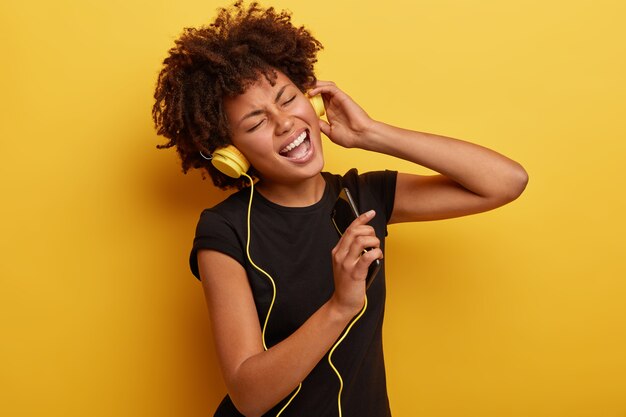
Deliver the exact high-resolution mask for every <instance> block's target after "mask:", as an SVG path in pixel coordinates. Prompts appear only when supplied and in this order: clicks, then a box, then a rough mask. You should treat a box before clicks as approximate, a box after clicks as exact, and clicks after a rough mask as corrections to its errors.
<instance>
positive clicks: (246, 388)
mask: <svg viewBox="0 0 626 417" xmlns="http://www.w3.org/2000/svg"><path fill="white" fill-rule="evenodd" d="M372 217H373V214H372V213H369V214H368V213H365V214H363V215H362V216H361V217H360V218H359V219H357V220H356V221H355V222H354V223H353V224H352V226H351V227H350V229H349V230H350V231H349V232H346V233H345V234H344V236H343V237H342V238H341V239H340V241H339V243H338V245H337V246H336V247H335V249H334V250H333V272H334V280H335V293H334V294H333V296H332V297H331V298H330V299H329V301H328V302H326V303H325V304H324V305H323V306H322V307H321V308H320V309H319V310H317V311H316V312H315V313H314V314H313V315H312V316H311V317H310V318H309V319H308V320H307V321H306V322H305V323H304V324H303V325H302V326H301V327H300V328H298V329H297V330H296V331H295V332H294V333H293V334H292V335H290V336H289V337H288V338H286V339H285V340H283V341H282V342H280V343H278V344H277V345H275V346H273V347H271V348H269V349H268V350H267V351H265V350H264V349H263V345H262V341H261V325H260V323H259V319H258V316H257V312H256V308H255V305H254V299H253V296H252V290H251V289H250V286H249V284H248V280H247V277H246V272H245V270H244V269H243V267H242V266H241V265H240V264H239V263H238V262H237V261H235V260H234V259H232V258H231V257H229V256H227V255H224V254H222V253H220V252H216V251H212V250H201V251H199V253H198V265H199V269H200V276H201V278H202V285H203V288H204V293H205V297H206V300H207V305H208V308H209V314H210V317H211V324H212V328H213V334H214V339H215V342H216V350H217V355H218V360H219V362H220V366H221V369H222V373H223V376H224V380H225V383H226V386H227V388H228V392H229V394H230V396H231V399H232V401H233V403H234V404H235V406H236V407H237V409H238V410H239V411H240V412H241V413H242V414H244V415H246V416H259V415H262V414H263V413H265V412H266V411H268V410H269V409H271V408H272V407H273V406H275V405H276V404H277V403H278V402H280V401H281V400H282V399H283V398H285V397H287V396H288V395H289V394H290V393H291V392H292V391H293V390H294V389H295V388H296V387H297V386H298V384H299V383H300V382H301V381H303V380H304V379H305V377H306V376H307V375H308V374H309V372H310V371H311V370H312V369H313V368H314V366H315V365H316V364H317V363H318V362H319V361H320V359H322V358H323V357H324V355H325V354H326V352H327V351H328V350H329V349H330V347H331V346H332V345H333V343H334V342H335V341H336V340H337V338H338V337H339V336H340V334H341V332H342V331H343V329H344V328H345V326H346V325H347V324H348V322H349V321H350V319H351V318H352V317H353V316H354V315H355V314H356V313H357V312H358V311H359V310H360V308H361V307H362V305H363V299H364V295H365V286H364V279H365V275H366V273H367V268H368V266H369V264H370V263H371V262H372V261H373V260H374V259H375V258H376V257H380V256H381V255H382V252H380V249H376V250H373V251H370V252H368V254H367V256H366V255H363V256H360V254H361V253H362V251H363V249H364V248H366V247H374V248H378V246H379V242H378V239H377V238H376V236H375V234H374V231H373V229H371V227H370V226H367V225H366V223H367V222H368V221H369V220H370V219H371V218H372ZM329 279H330V278H329Z"/></svg>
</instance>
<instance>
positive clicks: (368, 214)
mask: <svg viewBox="0 0 626 417" xmlns="http://www.w3.org/2000/svg"><path fill="white" fill-rule="evenodd" d="M365 214H366V215H367V217H374V214H376V212H375V211H374V210H370V211H368V212H367V213H365Z"/></svg>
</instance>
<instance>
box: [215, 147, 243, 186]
mask: <svg viewBox="0 0 626 417" xmlns="http://www.w3.org/2000/svg"><path fill="white" fill-rule="evenodd" d="M211 163H212V164H213V166H214V167H215V168H217V169H218V170H219V171H220V172H221V173H223V174H225V175H228V176H229V177H231V178H239V177H241V176H242V175H243V174H244V173H246V172H247V171H248V169H249V168H250V162H248V160H247V159H246V157H245V156H243V154H242V153H241V152H239V149H237V148H235V147H234V146H233V145H228V146H226V147H225V148H220V149H217V150H216V151H215V152H213V158H212V159H211Z"/></svg>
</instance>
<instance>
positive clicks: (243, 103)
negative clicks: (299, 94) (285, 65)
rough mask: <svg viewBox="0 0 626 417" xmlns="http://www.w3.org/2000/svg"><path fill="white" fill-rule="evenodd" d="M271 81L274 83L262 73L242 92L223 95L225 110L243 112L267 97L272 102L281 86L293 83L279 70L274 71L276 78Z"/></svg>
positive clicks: (261, 102) (258, 104)
mask: <svg viewBox="0 0 626 417" xmlns="http://www.w3.org/2000/svg"><path fill="white" fill-rule="evenodd" d="M273 81H274V85H272V84H270V82H269V81H268V80H267V78H266V77H265V76H264V75H260V76H259V78H258V79H257V80H256V81H255V82H253V83H251V84H250V86H249V87H248V88H246V90H245V91H244V92H243V94H239V95H237V96H233V97H225V98H224V108H225V110H226V112H227V113H232V112H235V111H242V112H245V111H247V110H250V109H251V108H254V107H258V106H260V105H262V104H263V103H265V101H266V100H268V99H271V100H272V102H273V101H274V99H275V98H276V94H277V93H278V91H279V90H280V89H281V88H283V87H284V86H285V85H293V83H292V82H291V80H290V79H289V77H287V76H286V75H285V74H283V73H282V72H280V71H276V78H275V79H274V80H273Z"/></svg>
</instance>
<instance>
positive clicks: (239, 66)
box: [152, 0, 322, 189]
mask: <svg viewBox="0 0 626 417" xmlns="http://www.w3.org/2000/svg"><path fill="white" fill-rule="evenodd" d="M175 44H176V46H174V47H173V48H171V49H170V50H169V52H168V56H167V58H165V60H164V61H163V68H162V69H161V72H160V73H159V77H158V80H157V86H156V90H155V93H154V98H155V100H156V102H155V103H154V106H153V107H152V118H153V120H154V125H155V128H156V130H157V133H158V134H159V135H162V136H164V137H165V138H167V139H168V140H169V141H168V142H167V143H165V144H163V145H157V148H159V149H164V148H171V147H173V146H175V147H176V151H177V152H178V155H179V157H180V159H181V162H182V169H183V172H184V173H187V171H188V170H189V169H190V168H201V169H205V170H206V171H207V172H208V174H209V175H210V176H211V178H212V179H213V183H214V184H215V185H216V186H217V187H219V188H222V189H227V188H239V189H241V188H243V187H244V186H245V185H246V181H245V180H244V179H243V178H237V179H234V178H230V177H228V176H226V175H224V174H222V173H221V172H219V171H218V170H217V169H215V167H213V165H212V164H211V163H210V161H207V160H206V159H204V158H203V157H202V156H201V155H200V152H202V153H203V154H205V155H207V154H211V153H213V151H215V150H216V149H218V148H221V147H223V146H226V145H229V144H230V143H231V139H230V132H229V124H228V120H227V119H226V116H225V114H224V111H223V108H222V105H223V104H222V103H223V99H224V98H225V97H233V96H237V95H240V94H243V93H244V92H245V90H246V89H247V88H248V87H249V86H250V85H252V84H254V83H255V82H256V81H257V80H258V79H259V78H260V77H261V76H264V77H265V78H266V79H267V81H268V82H269V83H270V84H271V85H274V83H275V80H276V70H279V71H281V72H283V73H284V74H285V75H287V77H289V78H290V79H291V81H292V82H293V83H294V84H295V85H296V86H297V87H298V88H299V89H300V90H301V91H302V92H304V91H306V90H307V89H309V88H311V87H312V86H313V85H314V84H315V81H316V78H315V73H314V71H313V66H314V64H315V62H317V58H316V56H317V52H318V51H320V50H321V49H322V44H321V43H320V42H319V41H317V40H316V39H315V38H314V37H313V36H312V35H311V34H310V32H309V31H308V30H307V29H305V28H304V27H302V26H301V27H298V28H297V27H295V26H294V25H293V24H292V23H291V13H290V12H288V11H281V12H277V11H276V10H274V8H273V7H270V8H267V9H263V8H261V7H260V6H259V4H258V3H256V2H253V3H251V4H250V5H249V6H248V7H247V8H246V7H245V6H244V5H243V1H242V0H238V1H236V2H235V3H234V4H233V5H232V6H231V7H228V8H220V9H218V15H217V17H216V19H215V21H214V22H213V23H211V24H210V25H209V26H202V27H199V28H185V29H184V30H183V33H182V35H181V36H180V37H179V39H177V40H176V41H175ZM250 175H251V176H253V177H258V175H257V173H256V172H255V171H254V169H253V168H252V169H251V170H250ZM204 177H205V176H204V174H203V178H204Z"/></svg>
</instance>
